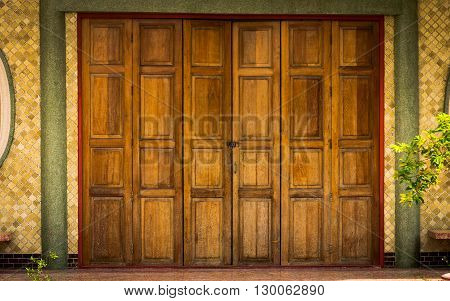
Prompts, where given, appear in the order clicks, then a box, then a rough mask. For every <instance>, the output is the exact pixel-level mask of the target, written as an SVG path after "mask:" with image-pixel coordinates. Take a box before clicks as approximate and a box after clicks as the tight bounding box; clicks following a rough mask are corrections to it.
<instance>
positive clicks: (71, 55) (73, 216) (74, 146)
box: [66, 13, 78, 254]
mask: <svg viewBox="0 0 450 301" xmlns="http://www.w3.org/2000/svg"><path fill="white" fill-rule="evenodd" d="M66 63H67V68H66V70H67V71H66V72H67V74H66V88H67V218H68V220H67V227H68V229H67V236H68V248H69V253H71V254H76V253H78V105H77V104H78V77H77V76H78V69H77V15H76V14H75V13H71V14H66Z"/></svg>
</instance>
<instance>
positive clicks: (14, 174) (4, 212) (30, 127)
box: [0, 0, 450, 253]
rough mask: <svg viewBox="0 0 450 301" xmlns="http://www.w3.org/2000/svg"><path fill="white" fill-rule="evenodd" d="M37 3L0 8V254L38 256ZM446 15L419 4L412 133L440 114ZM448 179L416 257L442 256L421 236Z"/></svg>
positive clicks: (71, 53) (444, 7)
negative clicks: (2, 137) (416, 121)
mask: <svg viewBox="0 0 450 301" xmlns="http://www.w3.org/2000/svg"><path fill="white" fill-rule="evenodd" d="M38 7H39V4H38V0H14V1H12V0H0V24H1V25H0V47H1V48H2V50H3V51H4V52H5V54H6V56H7V58H8V60H9V62H10V65H11V66H10V67H11V70H12V72H13V77H14V85H15V89H16V98H17V104H16V106H17V116H16V134H15V139H14V143H13V146H12V149H11V152H10V155H9V157H8V159H7V160H6V161H5V163H4V165H3V166H2V168H1V169H0V193H1V198H0V231H5V232H12V233H13V240H12V242H11V243H9V244H2V245H0V253H39V252H40V230H39V229H40V166H39V165H40V130H39V127H40V116H39V26H38V20H39V12H38ZM448 11H449V8H448V2H447V1H446V0H427V1H425V0H423V1H420V12H419V17H420V21H419V22H420V23H419V34H420V37H419V47H420V53H419V55H420V62H419V67H420V114H421V119H420V127H421V129H425V128H427V127H429V126H431V124H430V123H431V121H432V119H431V118H430V117H431V116H433V115H434V114H436V113H437V112H438V111H441V110H442V104H443V101H442V100H443V93H444V81H445V78H446V70H447V66H448V64H449V63H450V62H449V51H448V49H449V43H450V42H449V38H448V36H446V33H447V32H448V28H449V24H448V22H449V12H448ZM76 20H77V19H76V14H67V15H66V39H67V51H66V56H67V57H66V62H67V75H66V81H67V139H68V141H67V142H68V143H67V145H68V149H67V156H68V166H67V169H68V183H67V184H68V238H69V253H77V249H78V248H77V243H78V233H77V232H78V231H77V227H78V188H77V186H78V184H77V181H78V175H77V172H78V171H77V168H78V163H77V160H78V158H77V153H78V141H77V136H78V132H77V130H78V125H77V123H78V122H77V94H78V91H77V90H78V89H77V52H76V46H77V36H76V35H77V30H76ZM393 36H394V21H393V17H386V19H385V38H386V40H385V145H386V146H389V145H391V144H392V143H394V131H395V111H394V105H395V101H394V78H393V76H394V52H393ZM393 173H394V154H393V153H392V151H391V150H390V149H389V148H386V149H385V193H384V197H385V210H384V212H385V249H386V252H392V251H394V243H395V240H394V228H395V224H394V213H395V212H394V207H395V206H394V195H395V194H394V192H395V188H394V180H393ZM449 186H450V174H447V175H445V176H444V177H443V178H442V180H441V185H440V187H438V188H437V189H434V190H433V191H432V192H431V193H430V199H431V198H433V200H432V201H430V202H429V203H428V205H427V206H424V207H423V210H422V215H421V219H422V220H421V223H422V234H421V235H422V237H421V238H422V251H431V250H432V251H441V250H450V246H449V245H448V244H447V245H444V244H442V243H437V242H434V241H432V240H430V239H428V237H427V235H426V231H427V230H428V229H429V228H450V225H449V221H450V204H449V200H448V197H447V195H448V194H449V191H448V190H449V189H448V187H449Z"/></svg>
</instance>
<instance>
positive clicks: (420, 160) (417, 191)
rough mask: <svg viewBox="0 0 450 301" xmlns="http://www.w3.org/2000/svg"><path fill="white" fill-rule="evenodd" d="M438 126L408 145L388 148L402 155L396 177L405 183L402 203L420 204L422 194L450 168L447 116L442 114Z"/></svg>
mask: <svg viewBox="0 0 450 301" xmlns="http://www.w3.org/2000/svg"><path fill="white" fill-rule="evenodd" d="M436 118H437V123H438V125H437V127H436V128H434V129H431V130H427V131H424V132H423V133H422V134H421V135H418V136H416V137H414V138H413V139H412V141H411V142H410V143H397V144H395V145H392V146H391V148H392V149H393V150H394V151H395V152H396V153H399V154H400V153H401V154H403V156H402V157H401V158H400V161H399V167H398V169H397V170H396V173H395V178H396V179H397V180H399V181H400V183H402V184H405V192H404V193H402V194H401V195H400V202H401V203H408V204H409V205H410V206H411V205H412V204H414V203H415V204H421V203H423V202H424V199H423V196H424V193H425V192H426V191H427V190H428V189H429V188H430V187H431V186H433V185H436V184H437V183H438V176H439V174H440V173H441V172H442V171H443V170H448V169H449V167H450V115H448V114H445V113H441V114H439V115H438V116H437V117H436Z"/></svg>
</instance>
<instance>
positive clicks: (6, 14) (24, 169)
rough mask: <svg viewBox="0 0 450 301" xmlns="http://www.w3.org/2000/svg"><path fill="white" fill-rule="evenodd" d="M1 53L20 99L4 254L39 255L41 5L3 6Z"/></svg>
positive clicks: (3, 192) (0, 204) (4, 195)
mask: <svg viewBox="0 0 450 301" xmlns="http://www.w3.org/2000/svg"><path fill="white" fill-rule="evenodd" d="M0 48H1V49H2V50H3V52H4V53H5V54H6V57H7V59H8V62H9V65H10V68H11V72H12V75H13V81H14V88H15V95H16V123H15V134H14V141H13V144H12V147H11V151H10V153H9V156H8V157H7V158H6V160H5V162H4V164H3V166H2V167H1V168H0V232H10V233H11V234H12V241H11V242H9V243H7V244H5V243H0V253H39V252H40V251H41V239H40V226H41V225H40V216H41V212H40V211H41V208H40V201H41V196H40V187H41V182H40V181H41V179H40V159H41V158H40V109H39V101H40V100H39V93H40V91H39V87H40V85H39V1H38V0H1V1H0Z"/></svg>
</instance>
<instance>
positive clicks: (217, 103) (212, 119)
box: [192, 76, 223, 139]
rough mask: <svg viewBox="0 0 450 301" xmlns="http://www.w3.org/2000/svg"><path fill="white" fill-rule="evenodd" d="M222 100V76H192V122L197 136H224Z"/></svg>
mask: <svg viewBox="0 0 450 301" xmlns="http://www.w3.org/2000/svg"><path fill="white" fill-rule="evenodd" d="M222 101H223V78H222V76H193V77H192V113H193V116H192V117H193V119H192V122H193V134H194V136H195V137H196V138H203V139H208V138H220V137H222V135H223V133H222V123H223V115H222V111H223V110H222V106H223V103H222Z"/></svg>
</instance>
